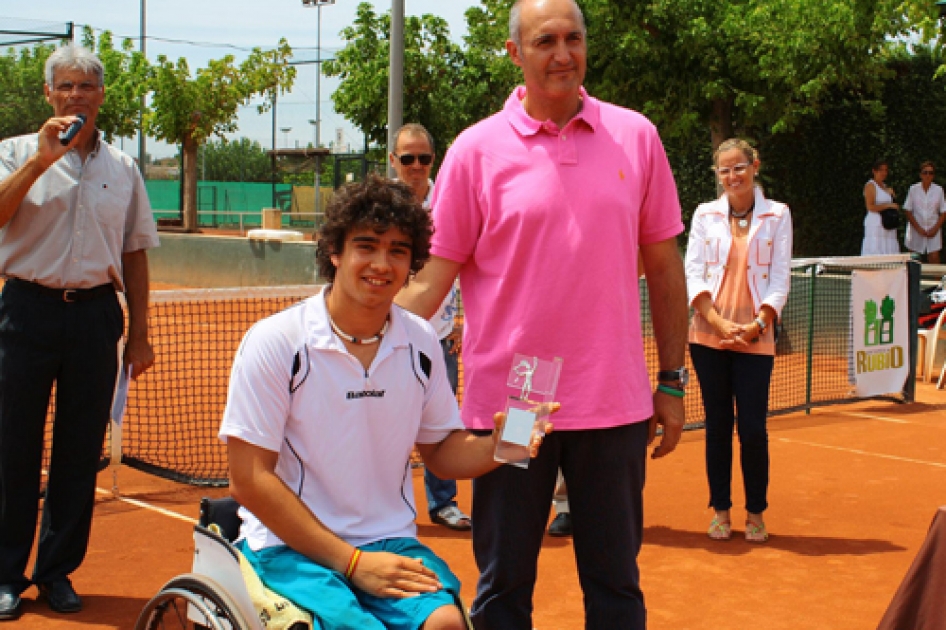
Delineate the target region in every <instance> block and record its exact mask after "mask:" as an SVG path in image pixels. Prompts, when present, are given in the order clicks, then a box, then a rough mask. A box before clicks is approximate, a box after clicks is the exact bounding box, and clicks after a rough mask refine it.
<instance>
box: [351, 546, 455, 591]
mask: <svg viewBox="0 0 946 630" xmlns="http://www.w3.org/2000/svg"><path fill="white" fill-rule="evenodd" d="M351 580H352V583H353V584H354V585H355V586H357V587H358V588H359V589H361V590H362V591H364V592H366V593H368V594H369V595H374V596H375V597H396V598H398V599H403V598H405V597H414V596H415V595H419V594H421V593H435V592H437V591H439V590H440V589H442V588H443V585H442V584H441V583H440V580H439V579H437V574H436V573H434V572H433V571H431V570H430V569H428V568H427V567H425V566H424V563H423V562H422V561H421V560H419V559H414V558H405V557H403V556H399V555H396V554H393V553H388V552H386V551H373V552H369V553H362V554H361V558H360V559H359V561H358V566H357V567H356V568H355V572H354V574H353V575H352V576H351Z"/></svg>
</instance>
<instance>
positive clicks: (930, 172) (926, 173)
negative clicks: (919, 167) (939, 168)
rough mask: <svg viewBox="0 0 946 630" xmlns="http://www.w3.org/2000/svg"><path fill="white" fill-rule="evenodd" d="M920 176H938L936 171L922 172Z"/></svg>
mask: <svg viewBox="0 0 946 630" xmlns="http://www.w3.org/2000/svg"><path fill="white" fill-rule="evenodd" d="M920 175H936V173H935V171H920Z"/></svg>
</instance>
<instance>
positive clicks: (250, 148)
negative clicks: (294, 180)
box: [197, 138, 272, 182]
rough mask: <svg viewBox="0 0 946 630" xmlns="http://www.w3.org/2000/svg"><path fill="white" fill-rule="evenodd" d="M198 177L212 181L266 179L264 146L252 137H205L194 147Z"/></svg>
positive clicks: (267, 167) (268, 173)
mask: <svg viewBox="0 0 946 630" xmlns="http://www.w3.org/2000/svg"><path fill="white" fill-rule="evenodd" d="M197 157H198V161H199V164H200V175H201V179H203V180H205V181H215V182H268V181H270V179H271V177H272V172H271V166H272V165H271V162H270V159H269V155H267V154H266V150H265V149H263V147H262V146H261V145H260V143H259V142H257V141H255V140H250V139H249V138H240V139H238V140H234V141H232V142H228V141H226V140H214V139H211V140H208V141H207V143H206V144H204V145H203V146H201V147H200V149H199V150H198V154H197Z"/></svg>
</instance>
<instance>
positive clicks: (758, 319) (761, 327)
mask: <svg viewBox="0 0 946 630" xmlns="http://www.w3.org/2000/svg"><path fill="white" fill-rule="evenodd" d="M752 321H753V322H755V325H756V326H758V327H759V333H760V334H761V333H764V332H765V329H766V328H768V325H766V323H765V322H764V321H762V318H761V317H756V318H755V319H754V320H752Z"/></svg>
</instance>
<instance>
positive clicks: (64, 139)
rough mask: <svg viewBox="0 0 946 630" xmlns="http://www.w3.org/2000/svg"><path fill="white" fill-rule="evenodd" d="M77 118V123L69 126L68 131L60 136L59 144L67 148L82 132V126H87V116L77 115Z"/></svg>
mask: <svg viewBox="0 0 946 630" xmlns="http://www.w3.org/2000/svg"><path fill="white" fill-rule="evenodd" d="M76 118H78V120H77V121H75V122H74V123H72V124H71V125H69V128H68V129H66V130H65V131H64V132H62V133H60V134H59V142H61V143H62V146H66V145H68V144H69V143H70V142H72V139H73V138H75V137H76V134H78V133H79V132H80V131H81V130H82V125H84V124H85V114H76Z"/></svg>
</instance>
